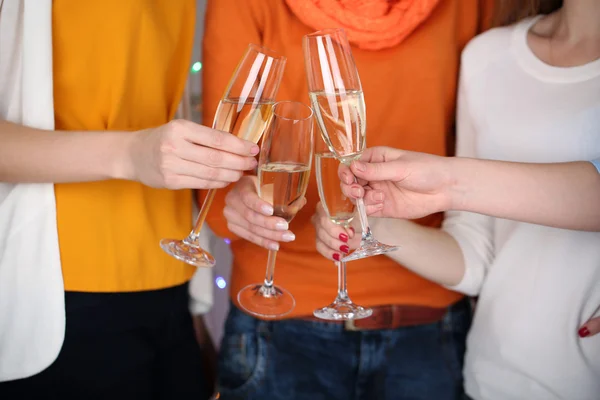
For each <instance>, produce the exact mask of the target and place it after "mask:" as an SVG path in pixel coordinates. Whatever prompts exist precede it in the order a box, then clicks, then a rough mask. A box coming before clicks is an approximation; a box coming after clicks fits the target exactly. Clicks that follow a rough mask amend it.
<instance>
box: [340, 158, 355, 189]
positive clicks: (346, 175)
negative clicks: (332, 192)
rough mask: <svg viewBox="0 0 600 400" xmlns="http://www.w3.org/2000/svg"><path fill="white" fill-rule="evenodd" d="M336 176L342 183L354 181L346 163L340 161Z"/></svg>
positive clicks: (349, 183) (348, 183)
mask: <svg viewBox="0 0 600 400" xmlns="http://www.w3.org/2000/svg"><path fill="white" fill-rule="evenodd" d="M338 177H339V178H340V181H342V184H346V185H351V184H353V183H354V174H352V171H351V170H350V167H349V166H347V165H346V164H342V163H340V166H339V167H338Z"/></svg>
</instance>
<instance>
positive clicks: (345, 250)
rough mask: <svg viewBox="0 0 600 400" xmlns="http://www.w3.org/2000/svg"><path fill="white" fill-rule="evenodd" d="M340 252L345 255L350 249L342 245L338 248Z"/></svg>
mask: <svg viewBox="0 0 600 400" xmlns="http://www.w3.org/2000/svg"><path fill="white" fill-rule="evenodd" d="M340 251H341V252H342V253H346V254H348V253H350V247H348V246H346V245H345V244H344V245H342V246H340Z"/></svg>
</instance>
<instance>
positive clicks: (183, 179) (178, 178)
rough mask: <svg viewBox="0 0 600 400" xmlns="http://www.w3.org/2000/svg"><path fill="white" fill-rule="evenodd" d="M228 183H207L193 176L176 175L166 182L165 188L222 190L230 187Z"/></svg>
mask: <svg viewBox="0 0 600 400" xmlns="http://www.w3.org/2000/svg"><path fill="white" fill-rule="evenodd" d="M228 184H229V183H228V182H221V181H207V180H205V179H200V178H195V177H193V176H185V175H174V176H173V177H170V178H168V179H167V180H166V182H165V188H167V189H171V190H179V189H221V188H224V187H226V186H227V185H228Z"/></svg>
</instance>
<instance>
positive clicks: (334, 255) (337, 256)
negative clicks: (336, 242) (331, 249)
mask: <svg viewBox="0 0 600 400" xmlns="http://www.w3.org/2000/svg"><path fill="white" fill-rule="evenodd" d="M333 259H334V260H335V261H340V255H339V254H338V253H333Z"/></svg>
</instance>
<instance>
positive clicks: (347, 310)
mask: <svg viewBox="0 0 600 400" xmlns="http://www.w3.org/2000/svg"><path fill="white" fill-rule="evenodd" d="M371 314H373V310H371V309H370V308H364V307H362V306H359V305H358V304H354V303H353V302H352V300H350V299H347V300H342V299H340V298H337V299H335V301H334V302H333V303H331V304H329V305H328V306H326V307H323V308H319V309H317V310H315V311H313V315H314V316H315V317H317V318H320V319H325V320H329V321H340V320H349V319H352V320H354V319H363V318H368V317H370V316H371Z"/></svg>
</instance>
